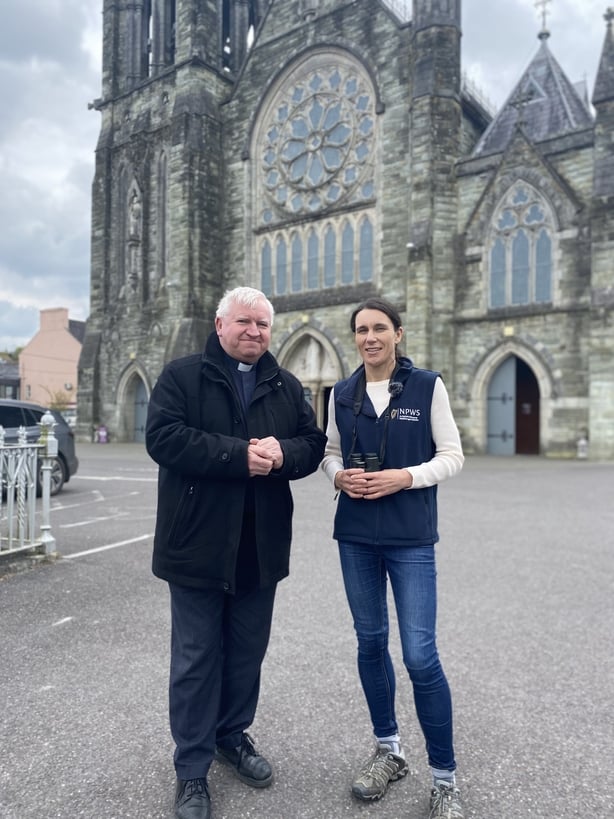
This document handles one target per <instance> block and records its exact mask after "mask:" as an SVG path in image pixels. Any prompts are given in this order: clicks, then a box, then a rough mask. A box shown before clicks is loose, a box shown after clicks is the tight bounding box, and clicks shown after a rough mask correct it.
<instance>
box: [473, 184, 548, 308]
mask: <svg viewBox="0 0 614 819" xmlns="http://www.w3.org/2000/svg"><path fill="white" fill-rule="evenodd" d="M553 236H554V218H553V215H552V210H551V208H550V206H549V205H548V203H547V202H546V200H545V199H544V198H543V197H542V196H541V195H540V194H539V193H538V192H537V191H536V190H535V189H534V188H533V187H532V186H530V185H529V184H527V183H525V182H517V183H516V184H515V185H513V186H512V188H511V189H510V190H509V191H508V192H507V194H506V195H505V196H504V197H503V199H502V200H501V202H500V204H499V207H498V208H497V210H496V211H495V214H494V217H493V220H492V225H491V239H490V244H489V251H488V270H489V306H490V307H491V308H493V309H494V308H498V307H506V306H515V307H516V306H522V305H529V304H544V303H549V302H551V301H552V289H553V288H552V277H553Z"/></svg>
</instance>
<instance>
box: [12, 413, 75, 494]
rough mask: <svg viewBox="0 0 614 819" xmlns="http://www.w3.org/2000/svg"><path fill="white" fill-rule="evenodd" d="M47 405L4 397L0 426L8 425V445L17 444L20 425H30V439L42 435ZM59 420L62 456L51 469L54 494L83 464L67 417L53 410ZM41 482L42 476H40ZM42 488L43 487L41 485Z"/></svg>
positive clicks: (58, 434)
mask: <svg viewBox="0 0 614 819" xmlns="http://www.w3.org/2000/svg"><path fill="white" fill-rule="evenodd" d="M46 412H47V408H46V407H43V406H41V405H40V404H32V403H31V402H29V401H18V400H16V399H13V398H0V426H2V427H4V432H5V436H4V441H5V443H7V444H16V443H17V434H18V430H19V427H25V428H26V437H27V440H28V441H29V442H33V441H38V439H39V437H40V426H39V422H40V420H41V418H42V417H43V415H44V414H45V413H46ZM49 412H50V413H51V414H52V415H53V418H54V420H55V424H56V425H55V427H54V428H53V432H54V434H55V437H56V438H57V439H58V455H57V458H56V459H55V461H54V464H53V469H52V471H51V494H52V495H57V493H58V492H59V491H60V490H61V488H62V487H63V486H64V484H65V483H67V482H68V481H69V480H70V478H71V475H74V474H75V472H76V471H77V469H78V467H79V461H78V459H77V456H76V453H75V436H74V433H73V431H72V429H71V428H70V427H69V425H68V424H67V423H66V420H65V419H64V418H63V417H62V415H61V414H60V413H59V412H58V411H57V410H49ZM39 484H40V479H39ZM39 489H40V486H39Z"/></svg>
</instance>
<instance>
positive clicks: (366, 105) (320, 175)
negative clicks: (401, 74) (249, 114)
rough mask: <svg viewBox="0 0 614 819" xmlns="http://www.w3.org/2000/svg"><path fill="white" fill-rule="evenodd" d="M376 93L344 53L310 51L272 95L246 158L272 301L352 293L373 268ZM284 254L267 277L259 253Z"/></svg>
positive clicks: (257, 234) (263, 282)
mask: <svg viewBox="0 0 614 819" xmlns="http://www.w3.org/2000/svg"><path fill="white" fill-rule="evenodd" d="M375 111H376V92H375V89H374V87H373V84H372V80H371V78H370V77H369V75H368V74H367V73H366V71H365V70H364V67H363V66H362V65H361V64H360V63H359V61H357V60H355V59H354V58H353V57H351V56H350V55H349V54H348V53H347V52H344V51H337V50H335V49H327V50H326V51H324V50H322V51H317V52H311V53H310V55H309V56H308V57H306V58H305V59H304V60H302V61H300V62H299V63H298V64H295V65H294V66H293V68H292V70H291V71H289V72H288V73H287V74H286V75H285V76H283V77H281V78H280V80H279V81H278V82H277V84H276V86H275V87H274V88H273V89H272V90H271V93H270V95H269V98H268V99H267V101H266V103H265V105H264V107H263V109H262V112H261V114H260V117H259V121H258V124H257V127H256V128H255V129H254V138H253V143H252V146H251V151H250V154H251V156H252V157H253V160H254V161H253V164H252V180H253V187H252V192H253V204H254V207H253V210H252V213H253V214H254V216H253V218H254V220H255V221H254V224H252V225H251V227H252V231H253V232H252V235H253V236H254V251H255V252H254V253H253V257H252V258H254V259H255V260H259V261H260V264H261V269H260V282H261V287H262V288H263V289H265V288H266V286H271V287H272V291H273V292H272V293H271V295H283V294H285V293H288V292H291V293H299V292H305V291H313V290H317V289H320V288H334V287H349V286H351V285H355V284H358V283H359V282H368V281H371V280H372V279H373V276H374V268H375V265H376V259H375V258H374V257H375V244H374V240H373V236H374V228H375V227H376V219H377V216H376V214H377V210H376V184H375V156H376V138H377V128H376V124H377V117H376V113H375ZM267 242H270V243H271V245H272V246H274V247H275V248H279V243H280V242H282V243H283V244H284V246H285V247H286V248H287V257H288V258H287V259H286V258H280V256H279V253H276V254H274V257H273V259H272V265H273V269H269V268H265V267H263V266H262V263H263V261H264V259H265V257H264V255H263V248H264V246H265V244H266V243H267Z"/></svg>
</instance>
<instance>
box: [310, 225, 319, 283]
mask: <svg viewBox="0 0 614 819" xmlns="http://www.w3.org/2000/svg"><path fill="white" fill-rule="evenodd" d="M319 255H320V242H319V239H318V234H317V233H316V232H315V230H313V229H312V230H311V231H310V232H309V237H308V238H307V289H308V290H317V289H318V286H319V284H320V276H319V273H318V271H319V267H320V260H319Z"/></svg>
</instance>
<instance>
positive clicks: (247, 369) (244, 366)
mask: <svg viewBox="0 0 614 819" xmlns="http://www.w3.org/2000/svg"><path fill="white" fill-rule="evenodd" d="M253 366H254V365H253V364H244V363H243V362H242V361H239V363H238V365H237V370H239V372H240V373H248V372H250V371H251V369H252V368H253Z"/></svg>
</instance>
